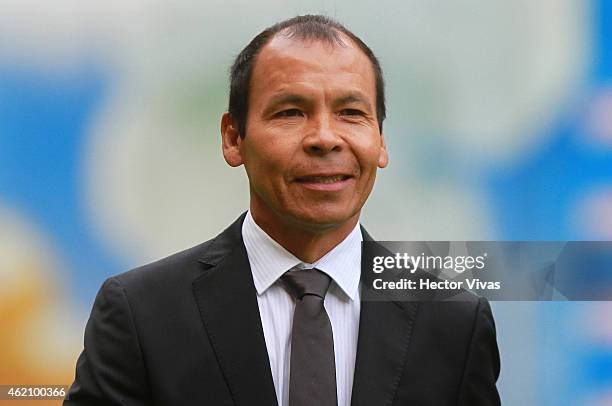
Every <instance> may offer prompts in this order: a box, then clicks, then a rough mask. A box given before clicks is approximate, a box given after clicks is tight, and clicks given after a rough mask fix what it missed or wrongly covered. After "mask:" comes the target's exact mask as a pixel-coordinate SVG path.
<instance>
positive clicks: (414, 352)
mask: <svg viewBox="0 0 612 406" xmlns="http://www.w3.org/2000/svg"><path fill="white" fill-rule="evenodd" d="M243 219H244V215H243V216H241V217H240V218H239V219H238V220H237V221H236V222H235V223H234V224H232V225H231V226H230V227H229V228H227V229H226V230H225V231H223V232H222V233H221V234H220V235H218V236H217V237H216V238H214V239H212V240H210V241H207V242H205V243H203V244H201V245H199V246H196V247H194V248H191V249H188V250H186V251H183V252H180V253H178V254H175V255H172V256H170V257H168V258H165V259H162V260H160V261H158V262H155V263H153V264H149V265H146V266H143V267H141V268H138V269H135V270H132V271H129V272H126V273H124V274H121V275H118V276H115V277H112V278H109V279H108V280H106V281H105V282H104V284H103V286H102V288H101V289H100V292H99V293H98V295H97V297H96V300H95V303H94V306H93V310H92V312H91V316H90V318H89V321H88V323H87V327H86V329H85V342H84V349H83V352H82V353H81V355H80V356H79V359H78V361H77V366H76V378H75V381H74V383H73V384H72V387H71V388H70V390H69V392H68V395H67V398H66V400H65V402H64V405H67V406H76V405H83V406H85V405H87V406H94V405H104V406H112V405H133V406H136V405H139V406H140V405H168V406H186V405H198V406H206V405H227V406H229V405H256V406H259V405H262V406H269V405H270V406H271V405H276V404H277V401H276V395H275V391H274V384H273V381H272V375H271V372H270V363H269V360H268V354H267V350H266V345H265V341H264V335H263V330H262V326H261V321H260V316H259V308H258V305H257V298H256V291H255V287H254V285H253V279H252V275H251V271H250V267H249V261H248V257H247V253H246V249H245V247H244V243H243V241H242V233H241V227H242V221H243ZM364 238H369V236H367V233H365V232H364ZM498 375H499V354H498V350H497V343H496V338H495V325H494V322H493V317H492V314H491V309H490V307H489V304H488V302H487V301H486V300H484V299H478V298H476V297H473V298H472V299H471V300H465V301H460V302H389V301H386V302H385V301H363V302H362V303H361V315H360V321H359V337H358V346H357V359H356V365H355V377H354V384H353V392H352V405H353V406H378V405H395V406H399V405H411V406H430V405H431V406H444V405H462V406H478V405H499V404H500V401H499V396H498V394H497V389H496V386H495V382H496V380H497V377H498ZM313 406H316V405H313Z"/></svg>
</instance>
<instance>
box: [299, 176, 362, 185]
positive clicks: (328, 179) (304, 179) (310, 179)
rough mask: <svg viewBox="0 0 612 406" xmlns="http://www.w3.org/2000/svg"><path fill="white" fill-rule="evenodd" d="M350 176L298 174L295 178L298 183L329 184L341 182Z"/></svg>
mask: <svg viewBox="0 0 612 406" xmlns="http://www.w3.org/2000/svg"><path fill="white" fill-rule="evenodd" d="M349 178H351V176H349V175H327V176H326V175H311V176H300V177H297V178H295V180H296V182H298V183H323V184H331V183H336V182H342V181H344V180H347V179H349Z"/></svg>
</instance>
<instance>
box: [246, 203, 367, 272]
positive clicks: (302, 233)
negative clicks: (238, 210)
mask: <svg viewBox="0 0 612 406" xmlns="http://www.w3.org/2000/svg"><path fill="white" fill-rule="evenodd" d="M359 214H360V213H359V212H357V213H356V214H355V215H354V216H353V217H351V218H349V219H348V220H347V221H345V222H343V223H342V224H334V225H330V226H317V227H313V226H309V225H306V224H302V223H300V222H298V221H295V220H292V219H287V218H280V217H278V216H274V217H272V216H265V215H262V214H261V213H258V212H257V210H253V207H251V215H252V216H253V220H255V223H257V225H258V226H259V227H261V229H262V230H264V231H265V232H266V234H268V235H269V236H270V237H271V238H272V239H273V240H274V241H276V242H277V243H279V244H280V245H281V246H283V248H285V249H286V250H287V251H289V252H290V253H292V254H293V255H295V256H296V257H297V258H298V259H299V260H300V261H303V262H306V263H309V264H312V263H314V262H316V261H317V260H319V259H321V258H322V257H323V256H324V255H325V254H327V253H328V252H329V251H331V250H332V249H333V248H334V247H335V246H337V245H338V244H340V243H341V242H342V241H343V240H344V239H345V238H346V237H347V236H348V235H349V234H350V233H351V231H353V229H354V228H355V226H356V225H357V222H358V221H359Z"/></svg>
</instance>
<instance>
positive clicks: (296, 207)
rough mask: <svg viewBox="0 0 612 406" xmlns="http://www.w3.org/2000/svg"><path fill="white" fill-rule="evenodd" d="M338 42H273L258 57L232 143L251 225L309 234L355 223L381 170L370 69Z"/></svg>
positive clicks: (352, 50) (349, 45) (382, 162)
mask: <svg viewBox="0 0 612 406" xmlns="http://www.w3.org/2000/svg"><path fill="white" fill-rule="evenodd" d="M342 38H343V41H344V42H345V43H346V46H341V45H334V46H332V45H330V44H327V43H323V42H320V41H301V40H294V39H289V38H286V37H284V36H283V35H277V36H276V37H274V38H273V39H272V40H271V41H270V42H269V43H268V44H267V45H266V46H265V47H264V48H263V49H262V50H261V51H260V53H259V55H258V56H257V60H256V62H255V66H254V69H253V73H252V77H251V91H250V99H249V114H248V118H247V122H246V137H245V138H244V139H240V140H238V146H237V151H238V152H237V153H238V155H239V162H238V163H242V164H244V166H245V168H246V171H247V174H248V177H249V183H250V187H251V211H252V213H253V216H254V217H255V219H256V220H257V219H260V220H261V221H263V222H268V223H270V222H272V223H276V224H287V223H288V222H289V223H292V224H298V225H301V226H304V227H310V228H314V229H325V228H330V227H337V226H340V225H342V224H345V223H346V222H347V221H350V220H351V219H353V220H356V219H357V217H358V215H359V212H360V210H361V208H362V206H363V205H364V203H365V201H366V199H367V198H368V195H369V194H370V191H371V190H372V186H373V185H374V180H375V178H376V170H377V168H383V167H385V166H386V165H387V159H388V158H387V152H386V149H385V145H384V140H383V137H382V134H381V133H380V131H379V126H378V121H377V119H376V88H375V79H374V72H373V68H372V65H371V62H370V60H369V59H368V58H367V56H366V55H365V54H364V53H363V52H362V51H361V50H360V49H359V48H358V47H357V46H356V45H355V44H354V43H353V42H352V41H351V40H350V39H349V38H348V37H344V36H343V37H342ZM226 159H227V156H226ZM228 162H229V161H228Z"/></svg>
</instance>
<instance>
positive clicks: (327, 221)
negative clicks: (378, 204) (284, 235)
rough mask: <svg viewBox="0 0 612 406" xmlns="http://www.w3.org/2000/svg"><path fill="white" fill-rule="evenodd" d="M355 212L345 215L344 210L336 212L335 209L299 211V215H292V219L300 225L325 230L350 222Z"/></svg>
mask: <svg viewBox="0 0 612 406" xmlns="http://www.w3.org/2000/svg"><path fill="white" fill-rule="evenodd" d="M355 214H356V213H351V214H349V215H347V213H346V212H337V211H325V210H321V211H314V212H312V213H300V214H299V215H296V216H294V219H295V220H296V222H297V223H300V224H301V225H302V226H305V227H308V228H313V229H319V230H327V229H332V228H337V227H340V226H342V225H343V224H346V223H347V222H350V221H351V220H352V219H353V218H354V217H355Z"/></svg>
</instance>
